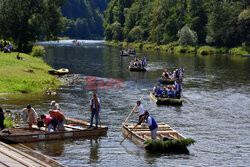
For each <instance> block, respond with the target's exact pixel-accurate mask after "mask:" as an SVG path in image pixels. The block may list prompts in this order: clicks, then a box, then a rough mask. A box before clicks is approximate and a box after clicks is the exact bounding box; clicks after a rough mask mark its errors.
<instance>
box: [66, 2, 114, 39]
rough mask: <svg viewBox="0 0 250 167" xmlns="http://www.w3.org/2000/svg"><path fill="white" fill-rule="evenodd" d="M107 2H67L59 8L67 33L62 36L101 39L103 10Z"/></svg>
mask: <svg viewBox="0 0 250 167" xmlns="http://www.w3.org/2000/svg"><path fill="white" fill-rule="evenodd" d="M108 2H109V0H68V1H67V2H66V4H65V5H64V6H63V7H62V8H61V11H62V14H63V16H64V17H65V18H67V21H66V27H67V31H66V32H64V33H62V34H61V35H62V36H68V37H70V38H77V39H103V33H104V29H103V23H104V10H105V9H106V8H107V4H108Z"/></svg>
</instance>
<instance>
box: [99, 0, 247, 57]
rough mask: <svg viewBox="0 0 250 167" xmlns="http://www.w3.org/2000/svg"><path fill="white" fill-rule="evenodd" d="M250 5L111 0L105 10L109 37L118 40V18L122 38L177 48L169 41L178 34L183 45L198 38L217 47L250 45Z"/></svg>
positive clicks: (225, 0)
mask: <svg viewBox="0 0 250 167" xmlns="http://www.w3.org/2000/svg"><path fill="white" fill-rule="evenodd" d="M249 9H250V4H249V2H248V1H246V0H237V1H234V0H221V1H219V0H207V1H205V0H185V1H183V0H153V1H152V0H130V1H128V2H126V3H125V2H124V1H117V0H111V1H110V3H109V5H108V8H107V10H106V11H105V16H106V18H105V21H104V29H105V38H106V39H107V40H113V39H116V40H117V35H116V37H115V38H114V37H113V36H112V35H110V34H111V33H110V32H111V31H110V26H111V25H112V24H113V23H115V22H118V23H120V25H121V27H120V29H121V31H122V34H121V36H122V37H119V38H120V40H125V41H128V42H135V41H142V42H148V43H151V45H152V43H154V44H155V43H156V44H157V45H160V48H159V47H158V48H156V49H161V48H164V49H163V50H168V49H170V48H173V47H169V48H166V47H165V45H166V44H168V43H171V42H174V41H176V40H177V34H178V36H179V39H180V45H183V46H190V45H193V46H194V45H196V43H197V42H198V44H200V45H204V44H205V42H206V43H207V44H209V45H211V46H216V47H234V46H241V45H242V43H245V44H246V45H247V46H249V45H250V35H249V34H250V33H249V30H250V27H249V25H250V19H249ZM187 24H188V25H189V28H190V29H192V31H191V30H190V29H189V28H188V27H187V26H185V25H187ZM119 31H120V30H119ZM136 32H138V33H136ZM178 32H179V33H178ZM146 45H147V44H146ZM162 46H164V47H162ZM143 48H149V46H145V45H144V46H143ZM153 48H155V47H153ZM192 49H193V48H192ZM205 52H206V51H204V53H205ZM220 52H224V51H222V50H220ZM205 54H210V53H205Z"/></svg>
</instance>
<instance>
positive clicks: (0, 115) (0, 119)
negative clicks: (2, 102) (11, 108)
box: [0, 107, 5, 130]
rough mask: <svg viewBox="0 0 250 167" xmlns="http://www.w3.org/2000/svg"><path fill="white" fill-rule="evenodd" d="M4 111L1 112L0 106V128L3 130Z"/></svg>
mask: <svg viewBox="0 0 250 167" xmlns="http://www.w3.org/2000/svg"><path fill="white" fill-rule="evenodd" d="M4 119H5V117H4V112H3V109H2V107H0V128H1V130H3V129H4V128H5V127H4Z"/></svg>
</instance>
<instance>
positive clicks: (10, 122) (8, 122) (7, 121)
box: [4, 117, 15, 128]
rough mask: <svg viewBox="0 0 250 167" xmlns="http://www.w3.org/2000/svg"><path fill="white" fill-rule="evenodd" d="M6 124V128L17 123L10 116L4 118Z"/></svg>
mask: <svg viewBox="0 0 250 167" xmlns="http://www.w3.org/2000/svg"><path fill="white" fill-rule="evenodd" d="M4 126H5V128H13V127H15V123H14V122H12V121H11V119H10V118H9V117H7V118H5V119H4Z"/></svg>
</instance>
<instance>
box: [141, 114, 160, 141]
mask: <svg viewBox="0 0 250 167" xmlns="http://www.w3.org/2000/svg"><path fill="white" fill-rule="evenodd" d="M144 119H145V122H146V125H147V126H148V127H149V129H150V131H151V138H152V139H153V140H154V139H156V134H157V130H158V125H157V123H156V121H155V119H154V118H153V117H152V116H151V115H149V113H148V111H145V116H144Z"/></svg>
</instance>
